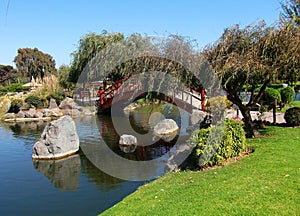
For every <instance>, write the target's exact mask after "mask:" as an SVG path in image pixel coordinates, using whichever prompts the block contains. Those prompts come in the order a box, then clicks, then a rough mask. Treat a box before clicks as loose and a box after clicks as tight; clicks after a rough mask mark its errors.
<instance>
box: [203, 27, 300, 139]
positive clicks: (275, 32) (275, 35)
mask: <svg viewBox="0 0 300 216" xmlns="http://www.w3.org/2000/svg"><path fill="white" fill-rule="evenodd" d="M299 43H300V29H299V28H292V29H287V28H271V27H267V26H266V25H265V23H264V22H261V23H258V24H256V25H249V26H246V27H245V28H243V29H241V28H240V27H239V26H238V25H236V26H233V27H232V28H228V29H226V30H225V31H224V33H223V35H222V36H221V38H220V39H219V41H217V42H216V43H215V44H213V45H210V46H208V47H207V48H206V49H205V50H204V52H203V54H204V56H205V57H206V58H207V60H208V61H209V62H210V63H211V65H212V67H213V68H214V69H215V71H216V73H217V75H218V77H219V79H220V80H221V83H222V85H223V87H224V88H225V89H226V91H227V93H228V99H229V100H230V101H232V102H233V103H234V104H236V105H237V106H238V107H239V109H240V110H241V112H242V114H243V116H244V120H245V127H246V130H247V134H249V136H251V137H252V136H254V124H253V123H252V120H251V115H250V111H251V108H252V107H255V106H256V104H257V103H259V101H260V100H261V98H262V96H263V93H264V91H265V89H266V87H267V85H268V84H269V83H270V82H271V81H272V80H276V79H279V80H286V81H287V82H289V83H293V82H295V81H297V80H298V79H299V75H300V69H299V68H300V46H297V45H295V44H299ZM245 86H247V88H248V89H247V91H248V92H250V93H251V97H250V100H249V102H248V103H247V104H243V103H242V99H241V98H240V96H239V95H238V92H239V90H240V89H243V88H244V87H245ZM255 90H257V92H256V93H254V92H255Z"/></svg>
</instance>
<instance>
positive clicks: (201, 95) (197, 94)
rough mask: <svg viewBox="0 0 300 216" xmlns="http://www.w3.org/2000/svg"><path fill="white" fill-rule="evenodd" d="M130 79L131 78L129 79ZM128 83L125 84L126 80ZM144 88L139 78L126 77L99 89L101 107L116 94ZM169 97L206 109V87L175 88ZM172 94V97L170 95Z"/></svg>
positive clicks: (174, 100)
mask: <svg viewBox="0 0 300 216" xmlns="http://www.w3.org/2000/svg"><path fill="white" fill-rule="evenodd" d="M129 79H130V80H129ZM127 80H129V81H128V82H126V85H124V82H125V81H127ZM139 90H143V86H142V84H140V83H139V81H138V80H136V79H134V78H131V77H128V78H125V79H121V80H118V81H116V82H115V83H113V84H112V85H110V86H108V87H107V88H105V89H100V90H99V103H100V107H101V106H102V105H104V104H105V103H108V102H111V101H112V99H113V97H114V96H115V95H118V96H119V95H122V94H124V93H128V92H134V91H139ZM168 95H169V96H168V98H171V99H172V100H173V102H174V103H176V100H177V101H178V100H180V101H182V102H185V103H187V104H190V105H191V106H192V107H196V108H200V107H201V109H202V110H205V92H204V89H201V90H200V89H196V88H186V89H180V90H174V91H172V92H168ZM170 95H171V97H170Z"/></svg>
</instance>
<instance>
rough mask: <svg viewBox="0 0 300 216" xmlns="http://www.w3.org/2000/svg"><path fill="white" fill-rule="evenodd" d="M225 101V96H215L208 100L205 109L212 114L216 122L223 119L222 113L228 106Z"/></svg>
mask: <svg viewBox="0 0 300 216" xmlns="http://www.w3.org/2000/svg"><path fill="white" fill-rule="evenodd" d="M226 101H227V98H226V96H216V97H212V98H209V99H208V101H207V104H206V109H207V111H209V112H210V113H212V115H213V116H214V119H215V120H216V121H218V120H220V119H222V118H224V113H225V110H226V108H227V104H228V103H226Z"/></svg>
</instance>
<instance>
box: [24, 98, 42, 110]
mask: <svg viewBox="0 0 300 216" xmlns="http://www.w3.org/2000/svg"><path fill="white" fill-rule="evenodd" d="M25 102H26V103H28V104H30V105H32V106H34V107H36V108H42V107H43V101H42V99H41V98H40V97H38V96H35V95H29V96H28V97H27V98H26V99H25Z"/></svg>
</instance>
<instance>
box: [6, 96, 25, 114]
mask: <svg viewBox="0 0 300 216" xmlns="http://www.w3.org/2000/svg"><path fill="white" fill-rule="evenodd" d="M22 106H23V100H22V99H13V100H12V101H11V105H10V109H9V112H13V113H18V112H19V111H20V108H21V107H22Z"/></svg>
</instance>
